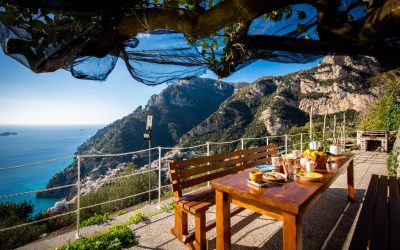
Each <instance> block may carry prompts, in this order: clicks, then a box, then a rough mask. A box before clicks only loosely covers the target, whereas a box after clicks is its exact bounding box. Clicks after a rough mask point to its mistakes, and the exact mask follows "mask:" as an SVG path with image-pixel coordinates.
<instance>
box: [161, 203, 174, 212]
mask: <svg viewBox="0 0 400 250" xmlns="http://www.w3.org/2000/svg"><path fill="white" fill-rule="evenodd" d="M173 209H174V202H173V201H172V202H171V203H169V204H166V205H164V206H162V207H161V209H160V212H162V213H163V212H169V211H171V210H173Z"/></svg>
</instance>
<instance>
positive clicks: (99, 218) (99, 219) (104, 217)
mask: <svg viewBox="0 0 400 250" xmlns="http://www.w3.org/2000/svg"><path fill="white" fill-rule="evenodd" d="M108 220H110V213H104V214H95V215H93V216H91V217H89V218H88V219H86V220H84V221H82V222H81V223H80V225H81V227H87V226H90V225H100V224H102V223H104V222H106V221H108Z"/></svg>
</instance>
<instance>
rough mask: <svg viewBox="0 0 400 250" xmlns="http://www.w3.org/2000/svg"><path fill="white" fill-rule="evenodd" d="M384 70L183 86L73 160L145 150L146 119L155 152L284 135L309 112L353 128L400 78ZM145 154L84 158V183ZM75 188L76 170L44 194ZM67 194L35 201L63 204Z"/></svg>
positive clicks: (358, 61)
mask: <svg viewBox="0 0 400 250" xmlns="http://www.w3.org/2000/svg"><path fill="white" fill-rule="evenodd" d="M383 65H384V64H382V63H380V62H378V61H377V60H376V59H374V58H372V57H364V56H352V57H349V56H326V57H325V58H324V59H323V60H322V61H321V62H320V63H319V64H318V65H317V66H316V67H314V68H311V69H308V70H303V71H299V72H295V73H292V74H288V75H285V76H277V77H263V78H260V79H258V80H256V81H255V82H253V83H251V84H247V83H240V84H237V86H238V87H236V89H235V88H234V87H233V86H232V85H231V84H228V83H224V82H216V81H214V80H210V79H201V78H194V79H191V80H181V81H179V82H177V83H175V84H173V85H170V86H168V87H167V88H166V89H165V90H164V91H162V92H161V93H160V94H159V95H154V96H152V97H151V98H150V100H149V102H148V104H147V105H146V106H145V108H142V107H139V108H137V109H136V110H135V111H134V112H133V113H132V114H130V115H128V116H126V117H124V118H122V119H121V120H118V121H115V122H113V123H112V124H110V125H108V126H107V127H105V128H103V129H101V130H99V131H98V133H97V134H96V135H95V136H93V137H92V138H90V139H89V140H88V141H86V142H85V143H84V144H82V145H81V146H79V147H78V150H77V154H81V155H82V154H104V153H120V152H129V151H134V150H139V149H143V148H145V147H146V142H145V141H144V140H143V132H144V130H145V121H146V116H147V115H150V114H151V115H153V116H154V118H153V123H154V124H153V140H152V145H155V146H174V145H176V144H179V145H180V146H189V145H197V144H202V143H204V142H206V141H228V140H233V139H238V138H241V137H264V136H266V135H276V134H284V133H287V132H288V131H289V130H290V129H291V128H293V127H295V126H304V125H305V124H306V123H307V121H308V119H309V112H310V110H311V109H313V114H314V117H315V120H316V121H318V119H321V116H322V115H324V114H337V113H341V112H346V118H347V120H348V121H352V123H353V125H354V123H355V121H356V119H357V117H358V116H359V115H360V114H361V113H363V112H364V111H366V110H368V109H369V108H370V106H371V104H372V103H374V101H375V100H377V99H378V97H380V96H382V94H383V92H384V91H385V88H386V85H387V79H389V78H390V79H392V78H394V79H400V77H399V74H398V73H396V72H394V71H393V70H392V71H390V69H391V68H387V67H386V66H383ZM393 67H394V66H392V68H393ZM235 86H236V85H235ZM153 153H154V154H156V153H158V152H156V151H154V152H153ZM146 154H147V153H144V154H142V155H140V154H136V155H135V156H134V157H132V156H129V157H118V158H117V157H113V158H102V157H98V158H90V159H87V158H85V159H84V160H83V162H82V176H83V177H84V178H86V179H85V180H87V178H90V181H94V182H96V180H99V181H101V180H102V179H103V180H104V176H107V175H109V174H110V173H111V170H112V169H116V168H118V166H119V164H120V163H122V162H128V161H134V162H135V163H139V164H137V165H139V166H143V164H145V163H146V162H148V158H147V157H148V155H146ZM154 157H157V155H153V158H152V159H155V158H154ZM140 161H141V162H140ZM75 181H76V163H75V164H73V165H71V166H69V167H68V168H66V169H65V170H64V171H62V172H60V173H58V174H57V175H55V176H54V177H53V178H52V179H51V180H50V182H49V184H48V185H47V187H55V186H60V185H65V184H69V183H74V182H75ZM70 191H71V190H68V189H65V190H63V191H55V192H48V193H46V194H38V196H40V197H64V196H65V195H67V194H71V193H70Z"/></svg>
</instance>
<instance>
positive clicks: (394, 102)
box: [359, 71, 400, 131]
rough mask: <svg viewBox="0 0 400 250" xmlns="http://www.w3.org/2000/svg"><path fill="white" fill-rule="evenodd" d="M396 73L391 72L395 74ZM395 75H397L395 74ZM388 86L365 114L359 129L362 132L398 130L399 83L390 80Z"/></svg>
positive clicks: (399, 109)
mask: <svg viewBox="0 0 400 250" xmlns="http://www.w3.org/2000/svg"><path fill="white" fill-rule="evenodd" d="M395 72H396V71H393V72H392V74H393V73H395ZM395 74H398V72H397V73H395ZM387 80H389V83H388V86H387V88H386V90H385V92H384V94H383V96H382V97H381V98H379V99H378V100H377V101H376V102H375V103H374V104H373V105H372V108H371V109H369V111H368V112H367V113H365V114H364V115H363V117H362V119H361V121H360V124H359V128H360V129H363V130H390V131H393V130H398V129H399V127H400V83H399V82H398V81H397V80H395V79H390V78H388V79H387Z"/></svg>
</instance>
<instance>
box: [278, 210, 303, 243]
mask: <svg viewBox="0 0 400 250" xmlns="http://www.w3.org/2000/svg"><path fill="white" fill-rule="evenodd" d="M301 226H302V223H301V215H298V214H289V213H284V214H283V249H284V250H294V249H297V250H301V249H302V247H303V243H302V235H301Z"/></svg>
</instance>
